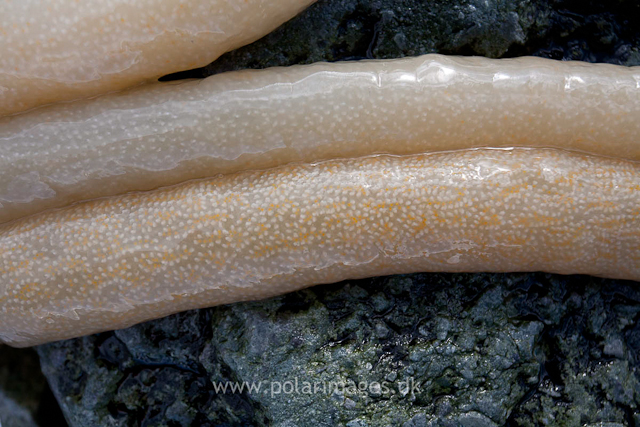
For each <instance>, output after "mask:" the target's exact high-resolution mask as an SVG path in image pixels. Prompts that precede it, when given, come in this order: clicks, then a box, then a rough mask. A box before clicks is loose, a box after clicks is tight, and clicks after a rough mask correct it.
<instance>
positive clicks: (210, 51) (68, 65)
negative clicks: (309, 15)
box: [0, 0, 315, 115]
mask: <svg viewBox="0 0 640 427" xmlns="http://www.w3.org/2000/svg"><path fill="white" fill-rule="evenodd" d="M314 1H315V0H92V1H82V2H79V1H74V0H47V1H46V2H42V1H40V0H5V1H2V2H0V39H1V40H2V43H0V115H5V114H12V113H15V112H19V111H23V110H26V109H29V108H32V107H36V106H38V105H42V104H47V103H50V102H55V101H64V100H70V99H76V98H85V97H88V96H92V95H97V94H100V93H105V92H110V91H115V90H120V89H123V88H126V87H129V86H132V85H135V84H138V83H142V82H147V81H151V80H155V79H157V78H158V77H161V76H163V75H165V74H169V73H174V72H177V71H182V70H188V69H192V68H196V67H201V66H204V65H206V64H208V63H210V62H211V61H213V60H215V59H216V58H218V57H219V56H220V55H221V54H223V53H225V52H227V51H229V50H232V49H235V48H237V47H240V46H243V45H245V44H248V43H251V42H252V41H254V40H257V39H258V38H260V37H262V36H264V35H265V34H267V33H269V32H271V31H272V30H274V29H275V28H276V27H277V26H279V25H280V24H282V23H283V22H285V21H287V20H288V19H290V18H292V17H293V16H295V15H296V14H297V13H299V12H300V11H301V10H303V9H304V8H305V7H307V6H308V5H310V4H311V3H313V2H314Z"/></svg>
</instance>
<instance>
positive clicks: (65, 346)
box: [38, 0, 640, 427]
mask: <svg viewBox="0 0 640 427" xmlns="http://www.w3.org/2000/svg"><path fill="white" fill-rule="evenodd" d="M639 15H640V14H639V13H638V4H637V2H635V1H630V0H613V1H610V2H601V1H599V0H590V1H579V0H575V1H553V0H549V1H525V0H522V1H496V0H493V1H492V0H488V1H484V0H483V1H480V0H478V1H459V0H457V1H454V2H451V1H445V0H438V1H429V2H427V1H402V2H398V1H391V0H380V1H364V0H363V1H346V0H345V1H340V0H332V1H320V2H319V3H318V4H317V5H315V6H314V7H312V8H311V9H309V10H308V11H307V12H306V13H304V14H303V15H302V16H301V17H300V18H298V19H296V20H294V21H292V22H290V23H289V24H287V25H285V26H284V27H282V28H281V29H279V30H277V31H276V32H274V33H273V34H271V35H269V36H267V37H266V38H264V39H263V40H261V41H259V42H257V43H256V44H255V45H253V46H251V47H247V48H245V49H241V50H239V51H236V52H233V53H230V54H228V55H226V56H224V57H223V58H221V60H220V61H218V62H216V64H214V65H212V66H210V67H208V68H206V69H201V70H196V71H195V72H192V73H187V74H181V75H180V77H182V76H202V75H206V74H211V73H215V72H219V71H224V70H229V69H236V68H244V67H266V66H273V65H289V64H293V63H308V62H313V61H318V60H339V59H348V58H363V57H376V58H390V57H396V56H403V55H414V54H420V53H426V52H441V53H456V54H479V55H485V56H494V57H495V56H517V55H523V54H537V55H542V56H548V57H553V58H557V59H563V58H564V59H570V58H573V59H583V60H589V61H606V62H613V63H621V64H627V65H634V64H639V63H640V54H639V50H638V48H639V46H640V35H639V34H640V30H639V28H640V26H639V25H638V24H639V23H640V18H639ZM639 318H640V288H639V287H638V284H637V283H624V282H616V281H610V280H598V279H593V278H589V277H560V276H551V275H544V274H517V275H490V274H487V275H466V274H460V275H447V274H434V275H413V276H399V277H393V278H377V279H371V280H363V281H358V282H349V283H346V284H345V283H342V284H337V285H329V286H321V287H316V288H312V289H310V290H306V291H302V292H297V293H295V294H291V295H286V296H282V297H278V298H274V299H271V300H268V301H262V302H255V303H245V304H234V305H231V306H227V307H220V308H214V309H209V310H199V311H192V312H188V313H182V314H178V315H175V316H171V317H168V318H166V319H161V320H158V321H154V322H149V323H146V324H143V325H139V326H136V327H133V328H130V329H127V330H122V331H117V332H111V333H104V334H99V335H94V336H90V337H85V338H81V339H75V340H69V341H64V342H60V343H54V344H49V345H46V346H42V347H40V348H39V349H38V351H39V353H40V356H41V361H42V363H43V370H44V372H45V374H46V375H47V377H48V378H49V381H50V382H51V384H52V388H53V390H54V393H55V394H56V396H57V397H58V400H59V402H60V403H61V405H62V408H63V411H64V412H65V414H66V416H67V418H68V420H69V421H70V423H71V424H72V425H77V426H88V425H106V426H109V425H113V426H120V425H122V426H125V425H149V426H151V425H154V426H155V425H167V426H182V425H185V426H186V425H203V426H207V425H225V426H246V425H256V426H261V425H278V426H333V425H347V426H349V427H363V426H386V425H393V426H396V425H404V426H406V427H418V426H428V425H432V426H456V425H462V426H495V425H508V426H535V425H541V424H547V425H569V426H573V425H575V426H578V425H580V426H582V425H593V426H596V425H597V426H602V425H606V426H610V427H613V426H632V425H634V423H635V425H640V408H639V405H640V396H639V394H640V372H639V371H638V369H639V366H640V326H639V323H638V319H639ZM296 378H297V380H298V392H297V393H296V392H295V390H294V392H287V391H291V390H290V388H291V387H293V388H294V389H295V379H296ZM411 379H413V381H414V382H413V383H409V384H407V380H411ZM227 381H239V382H241V383H242V382H243V381H249V382H251V381H264V383H263V385H261V387H262V388H261V390H260V391H259V392H256V391H255V390H254V391H253V392H247V390H246V389H245V390H243V391H242V392H239V393H231V392H230V390H229V389H228V391H227V393H224V392H223V391H222V390H220V389H219V390H217V391H216V389H215V387H216V386H218V387H224V385H225V384H226V382H227ZM276 381H280V382H279V383H278V382H276ZM287 381H291V383H287ZM305 381H306V382H309V383H310V384H311V387H312V389H311V391H313V386H314V385H315V383H316V382H317V383H318V384H320V385H318V386H317V387H318V388H319V389H320V390H319V391H318V392H317V393H315V394H312V393H305V390H308V389H305V388H304V386H305ZM329 381H333V382H335V383H338V384H337V385H336V386H335V387H334V390H331V391H329V392H327V393H323V392H322V385H321V384H324V383H323V382H329ZM361 382H362V384H363V385H362V386H361V388H358V385H359V384H360V383H361ZM342 383H344V384H342ZM278 384H279V386H278ZM341 384H342V385H341ZM329 386H330V385H329V384H328V383H326V384H325V386H324V387H325V391H327V390H328V388H329ZM383 386H384V387H386V388H383ZM411 386H414V388H412V387H411ZM416 386H417V388H415V387H416ZM278 387H280V389H278ZM336 387H337V388H338V390H337V391H336V390H335V388H336ZM387 389H388V390H387ZM391 390H394V392H393V393H392V392H391ZM265 391H266V393H265ZM272 391H273V392H272ZM278 391H280V392H279V393H277V392H278Z"/></svg>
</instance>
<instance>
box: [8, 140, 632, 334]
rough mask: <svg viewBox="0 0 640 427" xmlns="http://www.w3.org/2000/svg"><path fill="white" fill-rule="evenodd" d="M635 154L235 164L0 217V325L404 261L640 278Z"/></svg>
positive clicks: (37, 325) (176, 301) (170, 302)
mask: <svg viewBox="0 0 640 427" xmlns="http://www.w3.org/2000/svg"><path fill="white" fill-rule="evenodd" d="M639 190H640V164H639V163H637V162H629V161H623V160H616V159H611V158H604V157H595V156H589V155H585V154H582V153H572V152H566V151H562V150H556V149H524V148H521V149H479V150H463V151H457V152H445V153H435V154H428V155H416V156H385V155H381V156H372V157H364V158H358V159H348V160H332V161H328V162H325V163H319V164H308V165H288V166H284V167H280V168H276V169H271V170H267V171H245V172H241V173H237V174H231V175H224V176H220V177H217V178H212V179H208V180H200V181H193V182H188V183H184V184H181V185H178V186H174V187H170V188H166V189H160V190H155V191H151V192H146V193H134V194H129V195H124V196H119V197H110V198H105V199H101V200H95V201H90V202H86V203H81V204H78V205H75V206H72V207H70V208H66V209H61V210H55V211H51V212H46V213H43V214H40V215H35V216H32V217H29V218H26V219H23V220H19V221H16V222H13V223H11V224H8V225H5V226H4V227H3V228H0V274H1V275H2V278H3V280H2V282H0V307H1V308H0V338H1V339H2V340H3V341H4V342H6V343H9V344H11V345H16V346H26V345H33V344H38V343H43V342H47V341H52V340H57V339H62V338H70V337H74V336H80V335H83V334H88V333H94V332H98V331H101V330H107V329H114V328H121V327H125V326H129V325H132V324H134V323H137V322H140V321H143V320H148V319H152V318H157V317H161V316H165V315H167V314H170V313H174V312H178V311H182V310H185V309H191V308H196V307H206V306H212V305H217V304H224V303H230V302H234V301H242V300H249V299H258V298H263V297H267V296H270V295H277V294H282V293H285V292H288V291H292V290H296V289H300V288H303V287H306V286H310V285H314V284H319V283H329V282H336V281H339V280H343V279H348V278H361V277H367V276H378V275H386V274H395V273H409V272H416V271H424V272H428V271H450V272H456V271H466V272H477V271H495V272H500V271H536V270H542V271H547V272H554V273H563V274H571V273H582V274H591V275H596V276H605V277H612V278H621V279H632V280H638V279H640V191H639Z"/></svg>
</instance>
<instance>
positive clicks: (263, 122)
mask: <svg viewBox="0 0 640 427" xmlns="http://www.w3.org/2000/svg"><path fill="white" fill-rule="evenodd" d="M638 135H640V68H638V67H634V68H627V67H622V66H614V65H607V64H595V65H594V64H585V63H582V62H560V61H552V60H548V59H540V58H518V59H503V60H492V59H486V58H463V57H446V56H440V55H426V56H422V57H418V58H411V59H399V60H390V61H362V62H347V63H334V64H326V63H321V64H313V65H305V66H294V67H289V68H273V69H268V70H261V71H240V72H233V73H226V74H222V75H216V76H212V77H209V78H207V79H205V80H202V81H191V82H188V83H182V84H159V85H156V86H149V87H144V88H140V89H135V90H132V91H129V92H125V93H118V94H113V95H107V96H103V97H100V98H97V99H93V100H89V101H82V102H75V103H69V104H63V105H55V106H51V107H48V108H41V109H37V110H35V111H32V112H29V113H28V114H22V115H17V116H13V117H8V118H4V119H3V120H0V204H1V205H2V206H1V207H0V222H6V221H8V220H10V219H13V218H16V217H20V216H23V215H28V214H31V213H35V212H38V211H41V210H44V209H46V208H50V207H56V206H64V205H67V204H69V203H71V202H74V201H78V200H83V199H89V198H94V197H101V196H108V195H114V194H120V193H124V192H127V191H132V190H147V189H152V188H157V187H160V186H165V185H171V184H176V183H178V182H182V181H185V180H187V179H192V178H204V177H209V176H212V175H215V174H217V173H228V172H235V171H239V170H246V169H252V168H253V169H255V168H268V167H274V166H278V165H281V164H285V163H289V162H297V161H299V162H309V161H318V160H328V159H332V158H339V157H357V156H362V155H370V154H374V153H390V154H398V155H400V154H416V153H421V152H428V151H438V150H452V149H462V148H468V147H482V146H493V147H500V146H512V145H516V146H548V147H562V148H567V149H574V150H582V151H585V152H591V153H597V154H601V155H605V156H615V157H624V158H628V159H634V160H640V140H639V139H638Z"/></svg>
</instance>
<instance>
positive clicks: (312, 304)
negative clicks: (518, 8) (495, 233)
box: [38, 274, 640, 426]
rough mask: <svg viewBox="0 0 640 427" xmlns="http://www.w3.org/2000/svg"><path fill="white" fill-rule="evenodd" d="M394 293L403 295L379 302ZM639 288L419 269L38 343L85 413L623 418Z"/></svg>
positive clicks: (117, 417)
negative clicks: (611, 351) (378, 305)
mask: <svg viewBox="0 0 640 427" xmlns="http://www.w3.org/2000/svg"><path fill="white" fill-rule="evenodd" d="M381 295H384V299H385V300H388V301H389V307H390V308H389V309H388V310H387V311H385V312H384V313H377V312H376V311H375V309H374V307H375V302H374V301H375V300H376V298H377V299H380V298H381ZM376 296H377V297H376ZM637 297H638V291H637V290H636V289H635V288H634V284H632V283H624V282H617V281H612V280H601V279H594V278H590V277H581V276H568V277H561V276H554V275H547V274H507V275H505V274H479V275H474V274H417V275H409V276H395V277H390V278H378V279H371V280H361V281H351V282H346V283H341V284H336V285H327V286H318V287H314V288H311V289H308V290H304V291H301V292H296V293H293V294H290V295H286V296H281V297H277V298H273V299H270V300H266V301H259V302H252V303H242V304H232V305H229V306H225V307H218V308H212V309H208V310H197V311H191V312H186V313H181V314H178V315H175V316H171V317H168V318H165V319H161V320H158V321H154V322H148V323H145V324H142V325H138V326H135V327H132V328H128V329H124V330H120V331H115V332H107V333H103V334H99V335H95V336H91V337H85V338H80V339H75V340H68V341H63V342H58V343H54V344H49V345H45V346H41V347H39V348H38V351H39V353H40V355H41V358H42V362H43V367H44V371H45V373H46V374H47V376H48V377H49V378H50V381H51V383H52V385H53V387H54V390H56V391H57V395H58V398H59V400H60V401H61V403H62V405H63V409H64V411H65V413H66V414H67V416H68V418H69V419H70V421H71V423H72V424H73V425H78V426H83V425H117V426H120V425H131V424H132V423H135V422H140V423H142V424H145V425H193V424H194V423H197V424H198V425H232V426H241V425H282V426H288V425H291V426H307V425H309V426H314V425H321V426H323V425H327V426H328V425H353V426H359V425H363V426H379V425H380V426H383V425H402V424H405V425H407V426H410V425H416V426H417V425H430V426H445V425H463V426H467V425H468V426H493V425H505V424H508V425H538V424H540V423H544V422H545V421H546V422H549V423H551V424H555V423H557V422H559V423H560V424H563V423H564V424H566V425H573V424H575V423H576V422H577V423H578V424H580V425H584V424H585V423H595V422H601V421H602V422H604V421H607V422H618V423H623V424H624V423H629V422H630V420H633V416H634V413H635V412H637V410H638V404H639V403H640V396H639V394H638V390H640V376H639V375H638V360H637V354H634V353H633V351H632V350H631V346H632V345H634V344H633V341H632V340H630V339H629V337H631V338H632V339H633V337H634V336H635V335H633V333H632V331H634V328H635V325H636V324H637V318H638V317H639V313H640V304H638V301H637V300H636V298H637ZM576 299H580V301H581V302H582V303H581V304H580V307H579V308H576V304H575V300H576ZM300 303H302V304H303V305H304V306H305V307H306V308H305V309H301V307H300ZM380 325H384V327H385V330H386V331H387V332H386V334H383V335H382V336H381V335H380V334H379V333H378V332H377V331H378V330H379V329H380ZM594 326H595V327H594ZM630 332H631V333H630ZM611 337H615V338H613V342H616V344H615V345H613V347H615V348H618V347H620V348H621V350H620V351H618V350H615V353H616V354H615V355H614V356H611V355H607V353H606V351H605V350H604V349H605V348H606V347H607V346H610V347H611V344H610V343H611V342H612V338H611ZM593 349H598V350H600V351H599V352H595V353H594V352H593V351H592V350H593ZM232 384H238V385H240V386H243V389H242V391H240V392H235V393H232V392H231V388H230V387H232ZM249 386H252V387H258V388H257V389H251V390H250V389H248V388H247V387H249ZM225 387H226V392H224V389H225ZM628 425H631V424H628Z"/></svg>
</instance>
